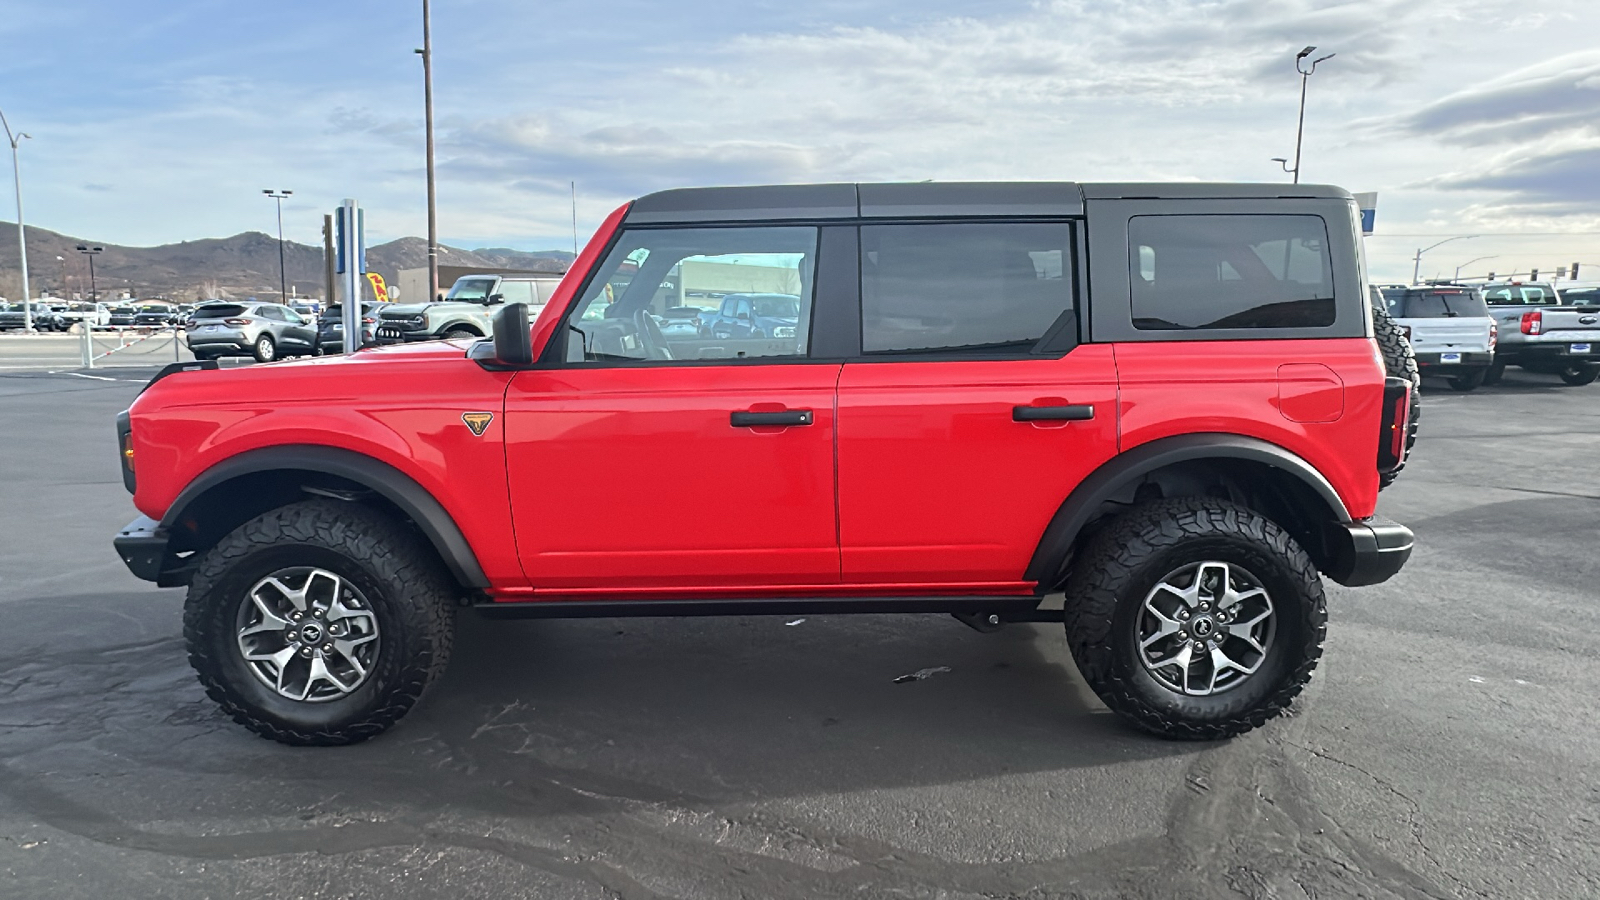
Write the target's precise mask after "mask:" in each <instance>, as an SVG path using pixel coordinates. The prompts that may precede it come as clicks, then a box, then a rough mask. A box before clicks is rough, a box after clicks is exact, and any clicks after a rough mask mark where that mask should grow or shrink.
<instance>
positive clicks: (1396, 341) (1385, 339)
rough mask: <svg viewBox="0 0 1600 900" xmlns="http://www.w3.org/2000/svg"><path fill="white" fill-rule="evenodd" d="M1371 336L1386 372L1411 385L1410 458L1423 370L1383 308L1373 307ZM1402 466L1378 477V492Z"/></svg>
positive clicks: (1418, 423)
mask: <svg viewBox="0 0 1600 900" xmlns="http://www.w3.org/2000/svg"><path fill="white" fill-rule="evenodd" d="M1372 334H1373V337H1374V338H1376V339H1377V342H1378V350H1379V352H1381V353H1382V354H1383V368H1384V371H1385V373H1387V374H1388V375H1390V376H1391V377H1395V378H1405V379H1408V380H1409V381H1410V382H1411V411H1410V414H1409V416H1408V417H1407V419H1406V458H1407V459H1409V458H1410V457H1411V448H1412V447H1414V446H1416V444H1417V431H1418V429H1419V428H1420V427H1421V424H1422V370H1421V369H1420V368H1418V367H1417V355H1416V354H1415V353H1413V352H1412V350H1411V342H1410V341H1408V340H1406V335H1405V332H1404V331H1401V330H1400V326H1399V325H1398V324H1396V323H1395V320H1394V317H1393V316H1391V315H1389V311H1388V310H1387V309H1384V308H1383V307H1382V306H1377V305H1373V306H1372ZM1405 467H1406V464H1405V461H1404V460H1402V461H1401V462H1400V465H1398V466H1396V467H1395V470H1394V471H1393V472H1384V473H1381V474H1379V476H1378V490H1383V489H1384V488H1386V487H1388V486H1389V485H1391V484H1393V483H1394V480H1395V479H1396V478H1397V477H1399V475H1400V470H1401V469H1404V468H1405Z"/></svg>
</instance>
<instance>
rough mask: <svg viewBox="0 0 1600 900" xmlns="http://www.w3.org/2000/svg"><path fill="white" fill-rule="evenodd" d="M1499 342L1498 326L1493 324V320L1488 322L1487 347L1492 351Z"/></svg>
mask: <svg viewBox="0 0 1600 900" xmlns="http://www.w3.org/2000/svg"><path fill="white" fill-rule="evenodd" d="M1499 344H1500V326H1498V325H1496V324H1494V323H1493V322H1490V323H1489V349H1490V350H1491V351H1493V350H1494V348H1495V347H1496V346H1498V345H1499Z"/></svg>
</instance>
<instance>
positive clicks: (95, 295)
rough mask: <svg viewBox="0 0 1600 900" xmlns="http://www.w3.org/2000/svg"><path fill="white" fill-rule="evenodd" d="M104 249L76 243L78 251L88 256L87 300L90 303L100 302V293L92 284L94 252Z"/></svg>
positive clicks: (103, 250) (100, 251)
mask: <svg viewBox="0 0 1600 900" xmlns="http://www.w3.org/2000/svg"><path fill="white" fill-rule="evenodd" d="M105 249H106V248H104V247H85V246H84V245H82V244H79V245H78V252H79V253H82V254H83V255H84V256H87V257H89V302H90V303H98V302H100V294H99V292H98V291H96V290H95V286H94V258H95V255H96V254H99V253H103V252H105Z"/></svg>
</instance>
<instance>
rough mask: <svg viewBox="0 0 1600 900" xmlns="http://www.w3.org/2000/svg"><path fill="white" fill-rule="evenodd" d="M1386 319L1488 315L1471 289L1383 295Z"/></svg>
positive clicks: (1399, 292)
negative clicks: (1387, 308) (1386, 305)
mask: <svg viewBox="0 0 1600 900" xmlns="http://www.w3.org/2000/svg"><path fill="white" fill-rule="evenodd" d="M1383 299H1384V302H1385V303H1387V304H1388V306H1389V315H1391V316H1394V317H1395V318H1396V319H1444V318H1455V317H1457V316H1469V317H1481V316H1487V315H1488V314H1489V307H1487V306H1485V305H1484V302H1483V296H1482V295H1481V294H1479V293H1478V292H1477V291H1476V290H1473V289H1472V288H1436V289H1433V290H1401V291H1384V292H1383Z"/></svg>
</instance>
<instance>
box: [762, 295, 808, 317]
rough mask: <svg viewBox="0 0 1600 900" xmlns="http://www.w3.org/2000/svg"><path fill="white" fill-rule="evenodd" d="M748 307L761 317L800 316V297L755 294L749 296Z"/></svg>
mask: <svg viewBox="0 0 1600 900" xmlns="http://www.w3.org/2000/svg"><path fill="white" fill-rule="evenodd" d="M750 307H751V308H752V309H754V310H755V312H756V315H758V316H760V317H762V318H763V319H798V318H800V298H799V297H790V296H786V295H777V296H774V295H767V296H761V295H757V296H754V297H751V298H750Z"/></svg>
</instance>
